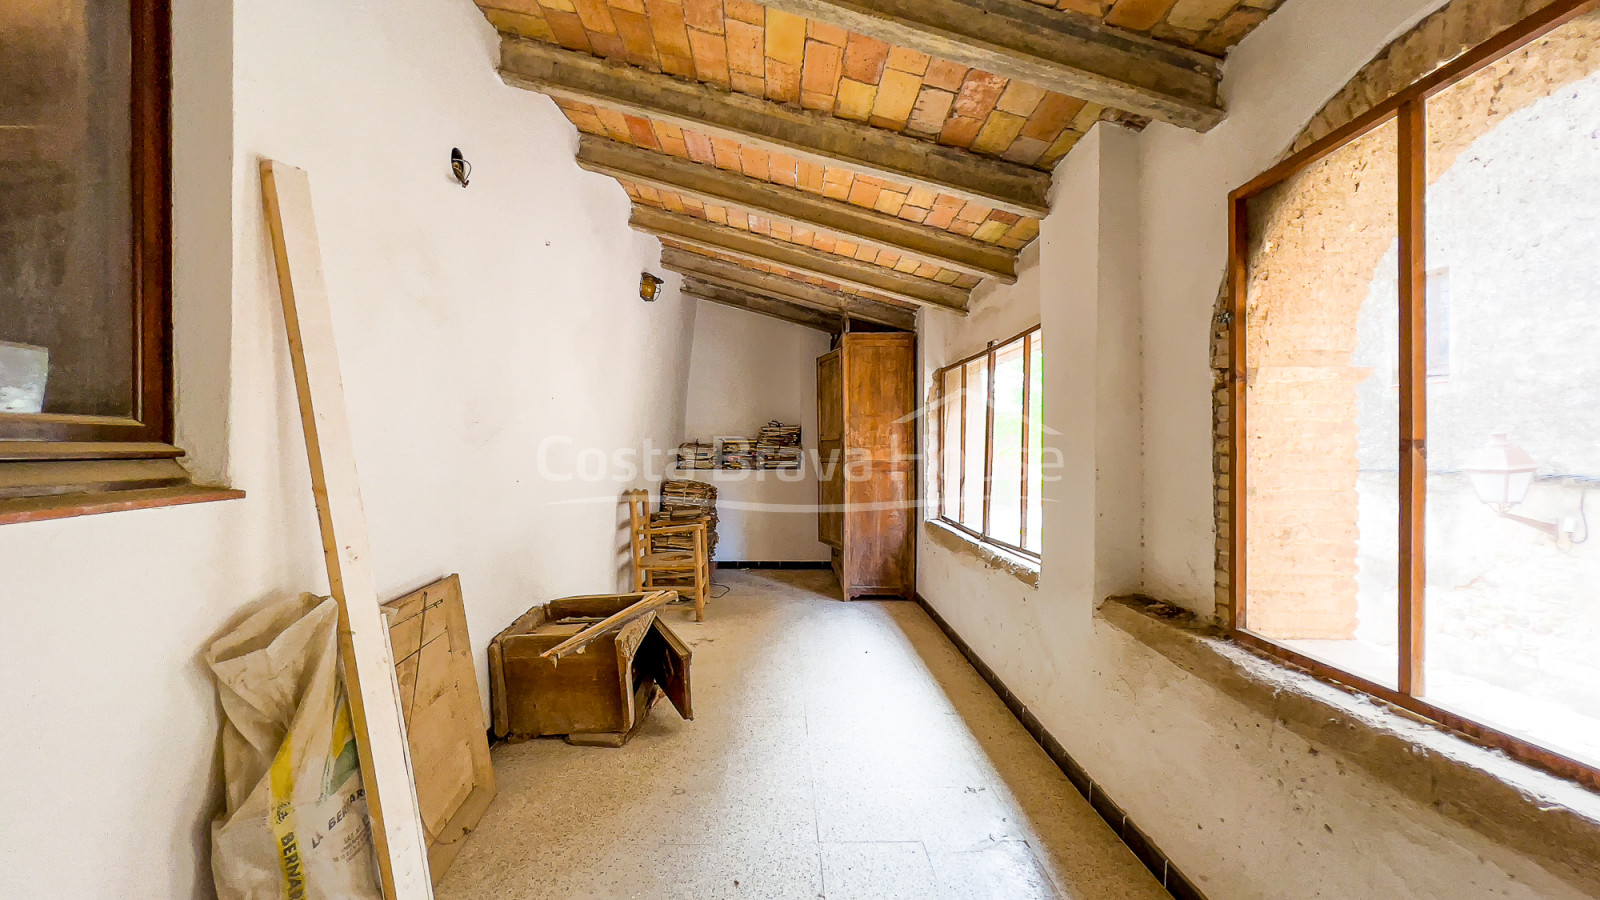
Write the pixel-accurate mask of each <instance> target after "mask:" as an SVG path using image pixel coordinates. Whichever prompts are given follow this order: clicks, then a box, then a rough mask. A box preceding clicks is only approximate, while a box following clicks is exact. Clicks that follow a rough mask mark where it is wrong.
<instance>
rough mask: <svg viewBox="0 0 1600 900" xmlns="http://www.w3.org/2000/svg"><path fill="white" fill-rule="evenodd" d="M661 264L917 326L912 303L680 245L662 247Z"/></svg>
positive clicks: (858, 316)
mask: <svg viewBox="0 0 1600 900" xmlns="http://www.w3.org/2000/svg"><path fill="white" fill-rule="evenodd" d="M661 266H662V268H664V269H668V270H670V271H673V272H677V273H678V274H680V275H693V276H695V277H696V278H699V279H700V280H702V281H705V282H708V283H711V284H721V285H726V286H728V287H736V288H744V289H746V290H749V291H752V292H754V293H757V294H761V295H763V296H767V297H775V298H777V299H780V300H788V301H790V302H791V303H797V304H799V305H801V306H807V307H810V308H812V309H819V310H822V311H824V312H832V313H839V314H844V313H848V314H849V315H850V317H851V318H855V319H864V320H866V321H868V322H876V323H878V324H879V325H888V326H890V327H891V328H898V329H900V330H901V331H915V330H916V327H917V311H916V308H915V307H914V306H912V305H911V304H905V305H900V304H896V303H889V302H882V301H879V300H872V299H869V298H867V297H862V296H858V295H854V294H846V293H842V292H840V291H832V290H828V289H827V288H821V287H817V286H816V285H813V284H808V283H806V282H804V281H799V280H796V279H794V278H786V277H784V276H782V275H774V274H772V273H771V272H763V271H761V270H759V269H751V268H747V267H745V266H741V265H739V264H738V263H735V262H729V261H728V260H725V259H717V258H715V257H711V256H705V255H703V254H700V253H693V252H691V251H688V250H681V249H679V248H677V247H671V246H667V247H663V248H661Z"/></svg>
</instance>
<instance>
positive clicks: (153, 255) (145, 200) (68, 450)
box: [0, 0, 178, 461]
mask: <svg viewBox="0 0 1600 900" xmlns="http://www.w3.org/2000/svg"><path fill="white" fill-rule="evenodd" d="M131 8H132V13H133V16H132V23H131V24H132V29H131V36H132V48H133V54H132V60H131V61H132V73H131V75H132V77H131V79H130V86H131V94H132V106H131V111H132V117H131V142H132V146H131V148H130V149H131V153H130V165H131V172H130V175H131V181H130V193H131V194H132V199H133V216H132V220H131V221H132V226H133V227H132V252H133V259H132V265H133V268H132V271H133V301H134V302H133V309H134V311H135V315H134V344H133V346H134V354H135V356H134V376H135V377H134V398H133V399H134V410H133V415H132V416H131V417H128V418H121V417H111V416H83V415H63V414H49V413H46V414H23V413H10V414H6V413H0V461H15V460H19V459H28V460H35V461H36V460H39V459H41V458H51V457H52V456H53V457H54V458H60V459H96V458H99V459H108V458H110V459H128V458H139V457H143V458H151V457H160V456H176V455H178V453H177V452H176V451H174V450H172V449H171V444H172V367H171V362H172V184H171V177H172V176H171V173H172V12H171V8H170V5H169V0H132V2H131ZM52 447H54V448H55V451H54V452H52V450H51V448H52Z"/></svg>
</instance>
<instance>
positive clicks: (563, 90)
mask: <svg viewBox="0 0 1600 900" xmlns="http://www.w3.org/2000/svg"><path fill="white" fill-rule="evenodd" d="M500 76H501V78H502V79H504V80H505V82H506V83H507V84H510V85H513V86H515V87H521V88H526V89H528V90H532V91H538V92H540V93H543V94H548V95H549V96H551V97H555V98H557V99H562V100H570V101H576V102H580V103H593V104H598V105H601V106H605V107H608V108H611V109H616V110H620V111H622V112H626V113H630V114H633V115H638V116H645V117H648V118H652V119H658V120H661V121H664V122H669V123H671V124H673V125H677V126H679V127H681V128H691V129H694V130H697V131H700V132H703V133H705V134H708V135H711V136H713V137H721V138H727V139H730V140H734V141H739V142H741V143H744V144H748V145H751V146H756V147H761V148H763V149H766V150H769V151H777V152H779V153H785V154H789V155H791V156H795V157H798V158H800V159H805V160H809V161H812V162H817V163H820V164H822V165H828V166H837V167H841V168H846V169H850V170H852V171H855V172H860V173H864V174H868V175H876V176H879V177H882V178H885V179H888V180H890V181H893V182H896V183H899V184H905V185H910V186H913V187H923V188H927V189H929V190H933V191H936V192H938V193H943V194H950V195H952V196H956V197H960V198H963V199H966V200H969V201H975V202H977V203H980V204H983V205H984V206H988V207H992V208H994V209H1000V210H1004V211H1006V212H1009V213H1013V214H1015V215H1019V216H1029V217H1033V218H1039V217H1042V216H1044V215H1045V214H1046V213H1047V212H1049V209H1050V206H1049V194H1050V173H1048V172H1040V171H1038V170H1035V169H1030V168H1027V167H1025V166H1020V165H1017V164H1015V163H1010V162H1005V161H1004V160H998V159H990V158H988V157H983V156H979V155H977V154H975V153H971V152H968V151H966V150H958V149H955V148H953V147H944V146H941V145H939V144H934V143H930V142H928V141H923V140H918V139H917V138H914V137H910V136H908V135H904V134H899V133H897V132H893V131H888V130H886V129H883V128H873V127H871V126H869V125H862V124H859V123H856V122H851V121H848V120H845V119H838V118H835V117H833V116H830V115H827V114H826V113H821V112H816V111H813V110H807V109H801V108H799V107H796V106H790V105H786V104H782V103H773V102H771V101H769V100H763V99H761V98H759V97H751V96H748V95H745V94H739V93H733V92H729V91H724V90H719V89H717V88H714V87H709V86H707V85H703V84H700V83H698V82H693V81H685V80H681V79H677V78H672V77H670V76H667V75H661V74H657V73H654V72H650V71H648V70H645V69H640V68H636V67H632V66H628V65H625V64H623V63H618V62H612V61H609V60H603V59H599V58H597V57H594V56H590V55H589V54H587V53H578V52H575V51H572V50H565V49H563V48H561V47H558V46H556V45H554V44H547V43H544V42H543V41H535V40H529V39H527V38H520V37H516V36H514V35H502V36H501V40H500Z"/></svg>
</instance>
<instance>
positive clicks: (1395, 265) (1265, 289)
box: [1229, 2, 1600, 786]
mask: <svg viewBox="0 0 1600 900" xmlns="http://www.w3.org/2000/svg"><path fill="white" fill-rule="evenodd" d="M1597 47H1600V12H1597V11H1596V4H1595V3H1593V2H1588V3H1577V2H1557V3H1555V4H1553V5H1551V6H1549V7H1547V8H1546V9H1545V10H1544V11H1543V12H1541V13H1538V14H1536V16H1535V17H1533V18H1531V19H1529V20H1527V21H1525V22H1524V23H1523V24H1522V25H1519V26H1517V27H1516V28H1514V29H1512V30H1511V31H1510V32H1507V33H1506V34H1503V35H1501V36H1500V37H1497V38H1495V39H1493V40H1492V41H1491V42H1490V43H1489V44H1487V45H1485V46H1484V47H1482V48H1480V49H1479V50H1478V51H1475V52H1474V53H1471V54H1469V55H1467V56H1465V57H1463V58H1462V59H1460V60H1458V61H1456V62H1454V63H1452V64H1450V65H1449V66H1448V67H1446V68H1445V69H1443V70H1441V71H1440V72H1439V73H1437V74H1436V75H1434V76H1431V77H1429V78H1428V79H1426V80H1424V81H1423V82H1421V83H1419V84H1417V85H1415V86H1413V87H1412V88H1410V89H1408V90H1406V91H1404V92H1403V93H1401V94H1400V95H1399V96H1398V97H1396V98H1394V99H1393V100H1392V101H1390V102H1387V103H1385V104H1383V105H1382V106H1379V107H1378V108H1376V109H1374V110H1373V111H1372V112H1371V113H1369V114H1368V115H1366V116H1364V117H1362V118H1360V119H1358V120H1356V121H1355V122H1353V123H1351V125H1349V126H1348V127H1346V128H1344V129H1342V130H1341V131H1339V132H1336V133H1335V134H1332V135H1330V136H1329V137H1328V138H1326V139H1324V140H1323V141H1321V142H1320V143H1318V144H1317V145H1315V146H1313V147H1311V148H1309V149H1308V150H1307V151H1305V152H1304V153H1302V154H1300V155H1298V156H1296V157H1295V158H1293V159H1290V160H1289V161H1287V162H1286V163H1284V164H1283V165H1281V166H1279V167H1278V168H1276V169H1274V170H1273V171H1271V172H1268V173H1267V174H1265V175H1263V176H1262V177H1261V178H1259V179H1257V180H1256V181H1255V182H1253V183H1251V184H1250V185H1247V186H1246V187H1244V188H1242V189H1240V190H1239V191H1237V192H1235V194H1234V196H1233V215H1234V223H1233V253H1232V257H1233V260H1232V283H1233V286H1232V301H1231V302H1232V308H1231V314H1232V322H1233V325H1232V328H1233V331H1232V355H1231V366H1232V373H1231V375H1232V377H1231V379H1230V381H1231V388H1230V400H1231V403H1232V410H1233V412H1232V420H1231V429H1232V440H1231V458H1230V460H1229V465H1230V472H1231V474H1232V476H1233V477H1232V481H1231V483H1230V490H1231V492H1232V497H1231V501H1232V502H1231V507H1232V515H1231V517H1230V519H1229V521H1230V525H1231V528H1232V530H1233V534H1232V547H1233V548H1235V550H1234V552H1233V553H1232V554H1231V557H1230V559H1231V563H1232V569H1233V571H1232V572H1231V576H1232V577H1231V590H1232V604H1233V615H1234V626H1235V628H1236V630H1237V631H1238V633H1239V635H1240V636H1241V638H1242V639H1243V640H1245V641H1246V642H1249V643H1252V644H1254V645H1256V646H1258V647H1260V648H1262V649H1265V650H1267V651H1269V652H1272V653H1275V654H1278V655H1280V656H1285V657H1288V658H1290V659H1292V660H1294V661H1296V662H1298V663H1300V664H1302V665H1304V666H1306V667H1308V668H1310V669H1312V670H1314V671H1317V672H1320V673H1322V674H1324V675H1327V676H1330V677H1333V678H1335V679H1337V680H1340V681H1343V682H1345V683H1347V684H1350V685H1353V686H1356V687H1359V688H1361V689H1364V690H1366V691H1369V692H1370V693H1373V694H1375V695H1378V696H1380V697H1382V698H1384V699H1387V700H1389V701H1391V702H1393V703H1396V704H1398V705H1400V706H1403V707H1406V708H1408V709H1410V710H1412V711H1415V712H1418V713H1421V714H1423V715H1425V716H1428V717H1430V718H1433V719H1435V720H1436V721H1439V722H1442V723H1444V724H1446V725H1449V726H1451V727H1454V728H1456V729H1457V730H1460V731H1462V732H1465V733H1467V734H1469V735H1472V736H1474V737H1477V738H1479V739H1481V740H1484V741H1486V742H1489V743H1491V744H1494V745H1496V746H1499V747H1502V748H1504V749H1506V750H1508V751H1510V752H1512V753H1514V754H1517V755H1519V756H1520V757H1522V758H1524V759H1526V760H1529V761H1533V762H1537V763H1540V764H1542V765H1545V766H1546V767H1547V768H1551V769H1553V770H1555V771H1557V772H1559V773H1561V774H1564V775H1567V776H1568V777H1573V778H1577V779H1580V780H1583V781H1586V782H1588V783H1590V784H1592V785H1597V786H1600V775H1597V770H1600V655H1597V654H1596V653H1595V652H1594V648H1595V647H1596V646H1600V613H1597V610H1600V542H1594V543H1591V542H1589V518H1588V516H1589V513H1588V495H1589V494H1590V493H1591V491H1592V490H1593V489H1594V488H1596V487H1600V415H1597V411H1600V251H1597V248H1600V213H1597V210H1600V52H1597V50H1596V48H1597Z"/></svg>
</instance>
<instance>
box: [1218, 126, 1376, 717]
mask: <svg viewBox="0 0 1600 900" xmlns="http://www.w3.org/2000/svg"><path fill="white" fill-rule="evenodd" d="M1397 137H1398V126H1397V125H1396V123H1395V122H1394V121H1393V120H1391V121H1390V122H1388V123H1387V124H1385V125H1383V126H1381V127H1379V128H1378V129H1376V130H1375V131H1373V132H1372V133H1370V134H1368V135H1366V136H1365V137H1362V138H1360V139H1358V140H1356V141H1354V142H1353V143H1351V144H1349V145H1346V146H1345V147H1344V148H1343V149H1341V150H1338V151H1336V152H1335V153H1333V154H1332V155H1330V156H1329V157H1327V158H1326V159H1324V160H1322V161H1320V162H1318V163H1316V164H1314V165H1312V166H1310V167H1309V168H1307V169H1305V170H1303V171H1301V172H1300V173H1298V174H1297V175H1295V176H1294V177H1292V178H1290V179H1289V180H1288V181H1286V182H1284V183H1283V184H1280V185H1278V186H1276V187H1274V188H1272V189H1270V190H1268V191H1266V192H1265V193H1263V194H1261V195H1259V196H1257V197H1256V198H1254V199H1253V200H1252V201H1250V204H1249V219H1250V248H1249V254H1250V259H1249V272H1248V279H1249V280H1248V287H1247V290H1248V293H1247V296H1246V303H1245V307H1246V308H1245V327H1246V331H1245V340H1246V348H1245V354H1246V359H1245V366H1246V370H1247V371H1246V385H1247V389H1248V392H1249V393H1248V397H1247V404H1246V419H1245V421H1246V423H1247V425H1248V433H1247V434H1246V436H1245V447H1244V451H1245V466H1246V469H1245V471H1246V482H1245V483H1246V486H1247V488H1248V491H1249V493H1248V497H1247V500H1246V503H1245V510H1246V512H1245V514H1246V528H1247V534H1248V537H1247V540H1246V548H1245V550H1246V576H1245V577H1246V587H1247V591H1248V594H1247V598H1246V601H1247V602H1246V621H1245V623H1244V626H1245V627H1246V628H1248V629H1249V630H1250V631H1253V632H1255V633H1256V634H1259V635H1261V636H1263V637H1266V638H1270V639H1272V640H1274V641H1277V642H1279V643H1282V644H1284V645H1286V646H1289V647H1292V648H1293V649H1296V650H1298V651H1300V652H1302V653H1304V654H1306V655H1308V656H1312V657H1315V658H1318V659H1321V660H1324V661H1326V662H1328V663H1330V664H1332V665H1335V666H1337V667H1339V668H1341V669H1343V670H1345V671H1349V672H1353V673H1355V674H1358V675H1361V676H1364V677H1366V678H1368V679H1371V680H1373V681H1377V682H1379V683H1382V684H1385V685H1389V686H1393V685H1394V684H1395V683H1396V681H1397V680H1398V655H1397V654H1398V651H1397V646H1396V645H1397V637H1398V626H1397V617H1398V609H1399V607H1398V572H1399V568H1398V537H1399V524H1398V523H1399V503H1398V493H1399V491H1398V482H1399V479H1398V468H1399V457H1398V446H1399V433H1398V429H1399V392H1398V383H1397V380H1396V377H1395V376H1396V373H1397V372H1398V358H1399V337H1398V335H1399V318H1400V317H1399V301H1398V295H1399V290H1398V284H1399V281H1398V273H1399V256H1398V253H1399V251H1398V235H1399V231H1398V222H1397V208H1398V197H1399V188H1398V169H1399V165H1398V161H1399V150H1398V141H1397Z"/></svg>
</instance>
